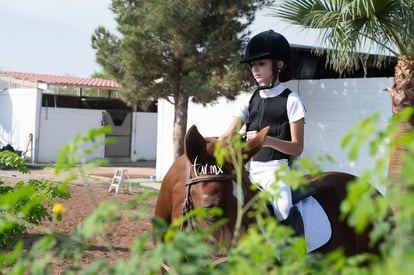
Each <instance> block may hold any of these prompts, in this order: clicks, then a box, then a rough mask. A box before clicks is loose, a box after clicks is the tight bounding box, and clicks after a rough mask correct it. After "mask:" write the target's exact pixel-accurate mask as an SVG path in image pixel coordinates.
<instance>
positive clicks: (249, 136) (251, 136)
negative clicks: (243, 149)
mask: <svg viewBox="0 0 414 275" xmlns="http://www.w3.org/2000/svg"><path fill="white" fill-rule="evenodd" d="M256 136H257V131H248V132H247V133H246V141H249V140H252V139H254V138H255V137H256Z"/></svg>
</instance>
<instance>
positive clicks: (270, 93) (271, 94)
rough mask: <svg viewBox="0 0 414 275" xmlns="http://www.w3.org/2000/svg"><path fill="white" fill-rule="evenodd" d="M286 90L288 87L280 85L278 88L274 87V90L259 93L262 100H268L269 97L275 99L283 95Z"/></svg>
mask: <svg viewBox="0 0 414 275" xmlns="http://www.w3.org/2000/svg"><path fill="white" fill-rule="evenodd" d="M285 89H286V86H285V85H283V84H281V83H280V84H279V85H277V86H276V87H273V88H272V89H264V90H260V91H259V95H260V97H261V98H267V97H275V96H278V95H280V94H281V93H283V91H284V90H285Z"/></svg>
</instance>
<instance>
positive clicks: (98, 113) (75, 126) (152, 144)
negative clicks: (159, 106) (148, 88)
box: [0, 72, 157, 163]
mask: <svg viewBox="0 0 414 275" xmlns="http://www.w3.org/2000/svg"><path fill="white" fill-rule="evenodd" d="M117 88H118V85H117V83H116V82H115V81H110V80H104V79H99V78H77V77H66V76H52V75H42V74H32V73H17V72H0V145H1V147H2V146H5V145H7V144H10V145H11V146H12V147H13V148H14V149H15V150H19V151H22V152H23V154H24V155H25V158H26V159H27V160H29V161H30V160H31V161H34V162H40V163H49V162H52V163H53V162H56V160H57V155H58V152H59V149H60V148H61V147H62V146H64V145H65V144H67V143H68V142H69V141H70V140H72V139H74V138H75V136H76V135H78V134H81V135H84V134H86V133H87V132H88V131H89V130H90V129H92V128H99V127H101V126H102V125H110V126H112V129H113V130H112V133H111V134H109V135H107V136H105V137H102V139H103V138H109V137H114V138H116V139H117V140H118V143H117V144H111V145H106V146H105V148H100V149H98V150H97V151H95V152H94V153H93V154H91V155H89V156H88V157H87V160H90V159H95V158H104V157H105V158H108V159H109V160H111V161H117V162H120V161H122V162H125V161H127V162H131V161H132V162H135V161H138V160H155V157H156V146H157V144H156V136H157V133H156V129H157V126H156V122H157V113H156V110H155V109H154V108H153V109H152V110H151V112H137V111H133V110H132V108H131V107H128V106H127V105H125V104H124V103H123V102H122V101H121V100H120V99H119V98H117V91H116V90H117Z"/></svg>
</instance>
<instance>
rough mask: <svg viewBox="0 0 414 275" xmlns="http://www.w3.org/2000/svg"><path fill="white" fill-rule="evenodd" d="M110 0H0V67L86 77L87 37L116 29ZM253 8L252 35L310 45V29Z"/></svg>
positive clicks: (94, 67) (89, 64)
mask: <svg viewBox="0 0 414 275" xmlns="http://www.w3.org/2000/svg"><path fill="white" fill-rule="evenodd" d="M110 4H111V0H0V26H1V27H0V71H16V72H27V73H40V74H53V75H61V76H76V77H90V76H91V75H92V74H93V73H94V72H99V71H101V69H100V66H99V65H98V64H97V63H96V62H95V54H96V52H95V50H93V49H92V47H91V37H92V35H93V33H94V30H95V29H96V28H97V27H98V26H104V27H106V28H107V29H109V30H111V31H115V29H116V23H115V21H114V16H113V14H112V12H111V11H110V10H109V7H110ZM268 13H269V11H268V10H265V11H262V12H260V13H258V14H257V16H256V20H255V22H254V23H253V24H252V26H251V31H252V35H254V34H255V33H258V32H260V31H263V30H268V29H274V30H275V31H278V32H280V33H282V34H283V35H285V36H286V38H287V39H288V41H289V42H290V43H292V44H305V45H312V44H314V41H315V37H316V36H315V34H314V33H309V32H303V31H302V32H300V31H298V29H297V28H295V27H292V26H289V25H286V24H284V23H281V22H278V20H277V19H275V18H274V17H270V16H269V15H268Z"/></svg>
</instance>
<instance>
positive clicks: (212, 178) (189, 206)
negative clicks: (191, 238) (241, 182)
mask: <svg viewBox="0 0 414 275" xmlns="http://www.w3.org/2000/svg"><path fill="white" fill-rule="evenodd" d="M229 180H230V181H232V180H234V176H232V175H230V174H220V175H201V176H195V177H193V178H192V177H191V173H190V168H189V166H188V165H187V182H186V183H185V186H186V192H185V198H184V203H183V212H182V213H183V216H184V215H186V214H187V213H189V212H190V211H191V210H193V209H194V205H193V200H192V198H191V193H190V191H191V186H192V185H194V184H198V183H200V182H206V183H209V182H217V181H229ZM188 225H190V227H191V230H195V228H196V223H195V220H194V217H193V216H192V217H190V218H189V219H188V220H187V219H186V220H184V222H183V224H182V225H181V230H183V229H185V228H186V227H187V226H188Z"/></svg>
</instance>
